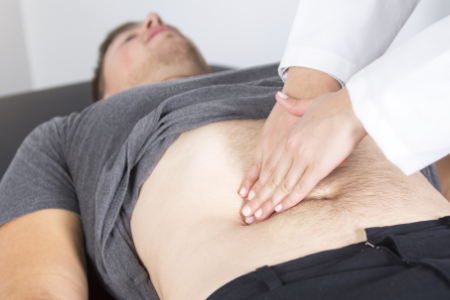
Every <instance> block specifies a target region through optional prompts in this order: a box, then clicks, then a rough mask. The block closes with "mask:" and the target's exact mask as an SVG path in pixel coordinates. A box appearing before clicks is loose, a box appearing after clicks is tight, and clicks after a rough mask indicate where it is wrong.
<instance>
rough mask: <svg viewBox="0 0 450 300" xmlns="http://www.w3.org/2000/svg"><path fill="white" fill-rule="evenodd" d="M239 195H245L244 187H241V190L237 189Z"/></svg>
mask: <svg viewBox="0 0 450 300" xmlns="http://www.w3.org/2000/svg"><path fill="white" fill-rule="evenodd" d="M239 195H241V197H244V195H245V188H244V187H243V188H241V190H240V191H239Z"/></svg>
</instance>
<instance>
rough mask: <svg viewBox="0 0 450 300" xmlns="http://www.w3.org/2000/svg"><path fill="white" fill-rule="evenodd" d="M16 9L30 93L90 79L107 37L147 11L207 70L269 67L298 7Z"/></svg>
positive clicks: (130, 1) (289, 0)
mask: <svg viewBox="0 0 450 300" xmlns="http://www.w3.org/2000/svg"><path fill="white" fill-rule="evenodd" d="M21 1H22V7H23V14H24V20H25V23H24V24H25V33H26V39H27V42H28V47H29V48H28V51H29V52H28V53H29V57H30V62H31V76H32V79H33V87H34V88H45V87H50V86H54V85H61V84H66V83H71V82H76V81H83V80H87V79H89V78H90V77H91V76H92V70H93V68H94V66H95V62H96V59H97V48H98V45H99V44H100V42H101V41H102V40H103V38H104V36H105V35H106V33H107V32H108V31H109V30H110V29H112V28H113V27H115V26H116V25H118V24H120V23H122V22H124V21H128V20H143V19H144V18H145V16H146V15H147V13H148V12H151V11H156V12H158V13H159V14H160V15H161V16H162V18H163V19H164V20H165V21H167V22H168V23H170V24H172V25H174V26H176V27H177V28H178V29H180V30H181V31H182V32H183V33H184V34H186V35H187V36H188V37H190V38H191V39H192V40H193V41H194V42H195V43H196V44H197V46H198V47H199V48H200V51H202V53H203V54H204V56H205V58H206V60H207V61H208V62H209V63H215V64H221V65H227V66H233V67H247V66H252V65H258V64H265V63H269V62H275V61H278V60H280V59H281V56H282V54H283V49H284V46H285V43H286V40H287V37H288V34H289V29H290V26H291V24H292V21H293V18H294V15H295V11H296V8H297V5H298V0H282V1H279V0H277V1H274V0H265V1H263V0H227V1H211V0H189V1H183V0H148V1H144V0H95V1H94V0H76V1H75V0H74V1H61V0H21ZM281 4H282V5H281Z"/></svg>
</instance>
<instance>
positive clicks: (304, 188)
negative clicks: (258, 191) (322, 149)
mask: <svg viewBox="0 0 450 300" xmlns="http://www.w3.org/2000/svg"><path fill="white" fill-rule="evenodd" d="M326 175H328V174H322V172H320V171H319V170H318V169H317V168H313V167H311V164H310V165H309V166H308V167H307V169H306V171H305V173H304V174H303V176H302V177H301V179H300V180H299V181H298V183H297V184H296V185H295V186H294V188H293V190H292V192H291V193H290V194H289V195H287V196H286V198H284V199H283V201H281V203H280V204H278V206H276V207H275V211H276V212H278V213H281V212H284V211H286V210H288V209H290V208H292V207H294V206H295V205H297V204H298V203H299V202H300V201H302V200H303V199H304V198H305V197H306V196H307V195H308V194H309V193H310V192H311V191H312V189H313V188H314V187H315V186H316V185H317V183H319V181H320V180H322V179H323V178H324V177H325V176H326Z"/></svg>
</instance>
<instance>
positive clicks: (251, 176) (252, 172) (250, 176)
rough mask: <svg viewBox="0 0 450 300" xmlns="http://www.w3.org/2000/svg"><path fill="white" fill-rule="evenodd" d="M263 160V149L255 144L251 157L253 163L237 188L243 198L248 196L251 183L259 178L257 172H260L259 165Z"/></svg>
mask: <svg viewBox="0 0 450 300" xmlns="http://www.w3.org/2000/svg"><path fill="white" fill-rule="evenodd" d="M262 162H263V151H262V147H261V146H259V145H258V146H257V148H256V151H255V156H254V159H253V164H252V165H251V166H250V169H249V171H248V172H247V176H246V177H245V178H244V181H243V182H242V183H241V186H240V188H239V195H240V196H241V197H243V198H245V197H247V196H249V192H250V190H251V189H252V187H253V185H254V184H255V182H256V181H257V180H258V178H259V174H260V173H261V166H262Z"/></svg>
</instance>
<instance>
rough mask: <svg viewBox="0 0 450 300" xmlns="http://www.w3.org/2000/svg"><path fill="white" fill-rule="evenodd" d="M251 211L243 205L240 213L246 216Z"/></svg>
mask: <svg viewBox="0 0 450 300" xmlns="http://www.w3.org/2000/svg"><path fill="white" fill-rule="evenodd" d="M251 212H252V209H251V208H250V206H248V205H246V206H244V208H243V209H242V214H243V215H244V216H246V217H248V216H250V213H251Z"/></svg>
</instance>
